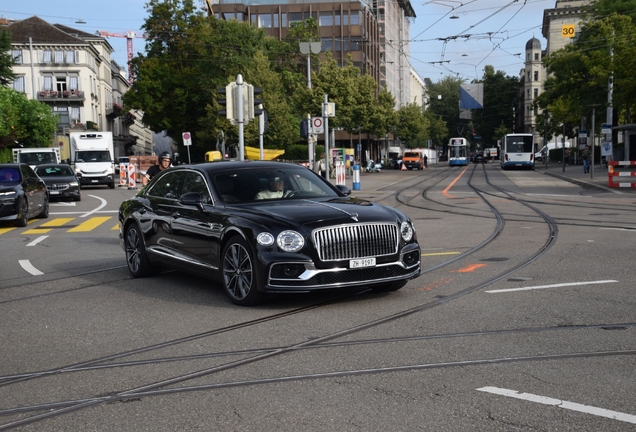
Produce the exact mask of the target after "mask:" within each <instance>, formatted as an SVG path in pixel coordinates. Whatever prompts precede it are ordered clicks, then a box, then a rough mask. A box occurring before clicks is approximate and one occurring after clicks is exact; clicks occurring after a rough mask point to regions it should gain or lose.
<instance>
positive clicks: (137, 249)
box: [124, 224, 161, 278]
mask: <svg viewBox="0 0 636 432" xmlns="http://www.w3.org/2000/svg"><path fill="white" fill-rule="evenodd" d="M124 238H125V246H126V265H128V270H129V271H130V274H131V275H132V276H133V277H135V278H141V277H146V276H151V275H154V274H158V273H160V272H161V270H160V269H158V268H157V267H155V266H153V265H152V264H151V263H150V260H149V259H148V254H147V253H146V245H145V243H144V240H143V235H142V233H141V230H140V229H139V227H138V226H137V225H136V224H132V225H130V226H129V227H128V229H127V230H126V236H125V237H124Z"/></svg>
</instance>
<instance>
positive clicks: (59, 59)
mask: <svg viewBox="0 0 636 432" xmlns="http://www.w3.org/2000/svg"><path fill="white" fill-rule="evenodd" d="M55 63H57V64H62V63H64V51H62V50H55Z"/></svg>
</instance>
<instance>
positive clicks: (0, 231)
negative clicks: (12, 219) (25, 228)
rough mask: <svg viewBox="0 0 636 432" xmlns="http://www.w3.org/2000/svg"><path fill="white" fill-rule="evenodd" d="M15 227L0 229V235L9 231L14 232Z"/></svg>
mask: <svg viewBox="0 0 636 432" xmlns="http://www.w3.org/2000/svg"><path fill="white" fill-rule="evenodd" d="M14 229H15V227H11V228H0V234H4V233H6V232H9V231H11V230H14Z"/></svg>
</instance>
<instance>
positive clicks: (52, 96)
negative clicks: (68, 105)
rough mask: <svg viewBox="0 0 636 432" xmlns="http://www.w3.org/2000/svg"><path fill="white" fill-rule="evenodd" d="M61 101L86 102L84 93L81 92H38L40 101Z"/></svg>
mask: <svg viewBox="0 0 636 432" xmlns="http://www.w3.org/2000/svg"><path fill="white" fill-rule="evenodd" d="M59 99H67V100H69V101H71V100H77V101H83V100H84V92H83V91H81V90H64V91H56V90H40V91H39V92H38V100H40V101H51V100H59Z"/></svg>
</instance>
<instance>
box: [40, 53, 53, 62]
mask: <svg viewBox="0 0 636 432" xmlns="http://www.w3.org/2000/svg"><path fill="white" fill-rule="evenodd" d="M52 59H53V57H52V53H51V50H44V52H43V53H42V63H51V61H53V60H52Z"/></svg>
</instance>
